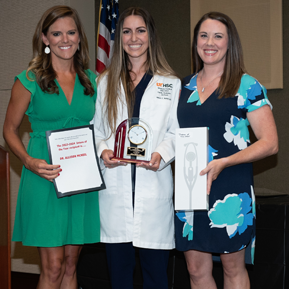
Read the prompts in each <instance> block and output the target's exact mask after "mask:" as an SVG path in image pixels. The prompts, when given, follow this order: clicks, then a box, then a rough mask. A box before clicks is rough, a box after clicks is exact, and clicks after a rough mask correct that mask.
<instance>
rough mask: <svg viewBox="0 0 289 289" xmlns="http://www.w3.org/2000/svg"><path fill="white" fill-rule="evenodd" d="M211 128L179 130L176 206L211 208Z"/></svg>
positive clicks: (188, 209)
mask: <svg viewBox="0 0 289 289" xmlns="http://www.w3.org/2000/svg"><path fill="white" fill-rule="evenodd" d="M207 164H208V128H207V127H196V128H181V129H177V130H176V156H175V210H184V211H192V210H208V195H207V175H204V176H200V171H201V170H203V169H204V168H206V166H207Z"/></svg>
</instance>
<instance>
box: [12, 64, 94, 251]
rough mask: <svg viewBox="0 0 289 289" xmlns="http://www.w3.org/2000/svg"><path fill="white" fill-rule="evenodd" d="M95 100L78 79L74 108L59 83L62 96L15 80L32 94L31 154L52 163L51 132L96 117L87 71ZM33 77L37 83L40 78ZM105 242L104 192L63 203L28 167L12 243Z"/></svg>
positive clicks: (24, 79)
mask: <svg viewBox="0 0 289 289" xmlns="http://www.w3.org/2000/svg"><path fill="white" fill-rule="evenodd" d="M86 74H87V75H88V77H89V79H90V81H91V83H92V85H93V86H94V88H95V94H94V95H93V96H92V97H91V96H90V95H84V87H83V86H82V85H81V83H80V81H79V78H78V75H76V78H75V86H74V92H73V97H72V101H71V104H70V105H69V104H68V102H67V99H66V97H65V95H64V93H63V91H62V89H61V87H60V86H59V84H58V82H57V81H56V80H55V82H56V84H57V86H58V88H59V94H48V93H44V92H43V91H42V90H41V88H40V87H39V86H38V84H37V82H36V81H30V80H28V79H27V77H26V71H23V72H22V73H21V74H19V75H18V76H17V77H16V78H15V79H17V78H18V79H19V80H20V81H21V83H22V84H23V86H24V87H25V88H26V89H27V90H29V91H30V92H31V102H30V104H29V107H28V109H27V111H26V114H27V115H28V117H29V121H30V123H31V128H32V131H33V132H32V133H31V134H30V135H31V139H30V141H29V144H28V148H27V152H28V154H29V155H30V156H32V157H34V158H39V159H44V160H46V161H47V163H50V162H49V157H48V149H47V143H46V138H45V131H47V130H55V129H62V128H70V127H75V126H82V125H87V124H89V123H90V121H91V120H92V118H93V116H94V111H95V101H96V83H95V78H96V76H95V74H94V73H93V72H92V71H90V70H87V71H86ZM29 77H30V78H32V79H35V77H34V74H32V73H30V74H29ZM99 240H100V220H99V205H98V192H96V191H95V192H90V193H83V194H79V195H73V196H68V197H63V198H60V199H58V198H57V196H56V192H55V189H54V185H53V183H51V182H49V181H47V180H46V179H43V178H41V177H39V176H38V175H36V174H34V173H32V172H31V171H30V170H27V169H26V168H25V167H23V170H22V175H21V181H20V187H19V193H18V199H17V208H16V216H15V224H14V231H13V238H12V241H21V242H22V243H23V245H26V246H37V247H57V246H63V245H67V244H84V243H95V242H99Z"/></svg>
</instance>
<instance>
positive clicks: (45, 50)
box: [44, 45, 50, 54]
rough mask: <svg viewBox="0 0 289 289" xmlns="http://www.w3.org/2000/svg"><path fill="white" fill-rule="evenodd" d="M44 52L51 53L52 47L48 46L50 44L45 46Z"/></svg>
mask: <svg viewBox="0 0 289 289" xmlns="http://www.w3.org/2000/svg"><path fill="white" fill-rule="evenodd" d="M44 52H45V54H49V53H50V48H49V47H48V45H47V46H46V47H45V49H44Z"/></svg>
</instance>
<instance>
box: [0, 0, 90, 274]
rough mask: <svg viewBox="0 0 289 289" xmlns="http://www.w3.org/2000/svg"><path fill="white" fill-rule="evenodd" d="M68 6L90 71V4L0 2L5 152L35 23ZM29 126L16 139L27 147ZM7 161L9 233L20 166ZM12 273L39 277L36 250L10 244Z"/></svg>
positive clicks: (0, 114)
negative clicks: (7, 121)
mask: <svg viewBox="0 0 289 289" xmlns="http://www.w3.org/2000/svg"><path fill="white" fill-rule="evenodd" d="M60 4H63V5H70V6H72V7H73V8H76V9H77V11H78V12H79V14H80V17H81V20H82V22H83V25H84V28H85V31H86V34H87V37H88V41H89V49H90V58H91V61H90V68H91V69H92V70H94V67H95V64H94V63H95V22H94V21H95V17H94V11H95V9H94V0H82V1H81V0H62V1H61V0H50V1H43V0H26V1H19V0H9V1H2V0H0V27H1V29H0V39H1V44H0V63H1V66H0V144H1V145H2V146H4V147H6V148H7V145H6V144H5V142H4V139H3V137H2V130H3V128H2V127H3V122H4V118H5V113H6V108H7V105H8V102H9V98H10V93H11V87H12V85H13V82H14V77H15V75H17V74H19V73H20V72H21V71H22V70H24V69H26V68H27V65H28V62H29V61H30V60H31V57H32V36H33V33H34V31H35V27H36V25H37V22H38V21H39V19H40V17H41V15H42V14H43V12H44V11H45V10H47V9H48V8H50V7H52V6H54V5H60ZM29 131H30V123H29V122H28V118H27V117H26V116H25V117H24V120H23V123H22V125H21V128H20V135H21V137H22V140H23V142H24V144H25V146H27V144H28V140H29ZM10 159H11V227H12V228H11V230H12V231H13V224H14V216H15V207H16V200H17V193H18V187H19V181H20V175H21V168H22V164H21V162H20V161H19V160H18V159H17V158H16V157H15V156H14V155H13V154H10ZM11 257H12V260H11V266H12V271H19V272H30V273H39V269H40V267H39V257H38V252H37V249H36V248H33V247H25V246H22V245H21V243H18V242H17V243H15V242H12V252H11Z"/></svg>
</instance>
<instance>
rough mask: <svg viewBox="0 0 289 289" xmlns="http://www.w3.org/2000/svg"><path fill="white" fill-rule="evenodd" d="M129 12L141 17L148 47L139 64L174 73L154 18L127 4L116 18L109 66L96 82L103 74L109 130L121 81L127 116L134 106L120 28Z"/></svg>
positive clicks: (165, 73)
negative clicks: (142, 60) (144, 60)
mask: <svg viewBox="0 0 289 289" xmlns="http://www.w3.org/2000/svg"><path fill="white" fill-rule="evenodd" d="M130 15H137V16H141V17H142V18H143V20H144V22H145V25H146V28H147V31H148V37H149V48H148V53H147V60H146V62H145V63H144V64H143V65H144V67H145V68H146V70H147V71H150V73H152V74H153V75H154V74H156V73H157V74H160V75H172V76H176V73H175V72H174V71H173V69H172V68H171V67H170V66H169V64H168V62H167V60H166V58H165V56H164V53H163V50H162V47H161V44H160V40H159V37H158V34H157V30H156V27H155V23H154V20H153V18H152V16H151V15H150V14H149V13H148V12H147V11H146V10H145V9H143V8H139V7H130V8H128V9H126V10H125V11H123V12H122V14H121V15H120V17H119V20H118V24H117V27H116V32H115V42H114V52H113V56H112V59H111V64H110V66H109V67H108V68H107V69H106V70H105V71H104V72H103V73H102V74H101V75H100V77H99V78H98V81H99V80H100V79H101V78H102V77H103V76H105V75H107V88H106V96H105V101H104V113H105V114H106V115H107V118H108V124H109V127H110V129H111V132H112V133H113V132H115V130H116V119H117V115H118V110H117V102H118V100H119V99H120V92H121V83H122V84H123V88H124V92H125V96H126V103H127V109H128V115H129V117H130V116H131V115H132V112H133V106H134V91H133V85H132V79H131V77H130V73H131V72H132V64H131V62H130V60H129V57H128V55H127V53H126V52H125V51H124V49H123V43H122V29H123V22H124V20H125V18H126V17H128V16H130Z"/></svg>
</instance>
